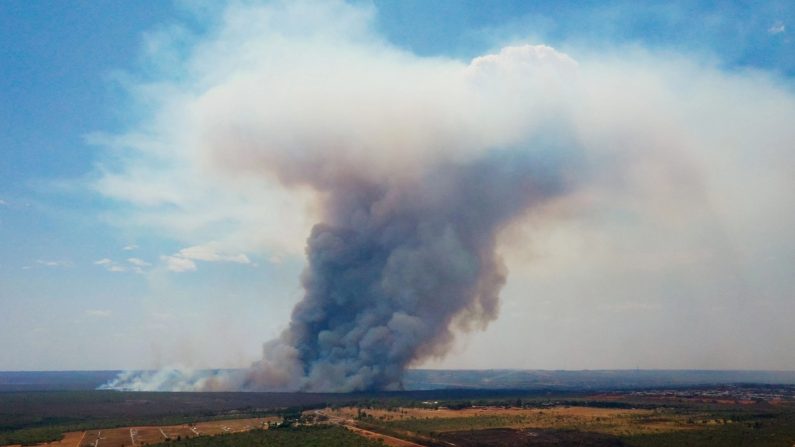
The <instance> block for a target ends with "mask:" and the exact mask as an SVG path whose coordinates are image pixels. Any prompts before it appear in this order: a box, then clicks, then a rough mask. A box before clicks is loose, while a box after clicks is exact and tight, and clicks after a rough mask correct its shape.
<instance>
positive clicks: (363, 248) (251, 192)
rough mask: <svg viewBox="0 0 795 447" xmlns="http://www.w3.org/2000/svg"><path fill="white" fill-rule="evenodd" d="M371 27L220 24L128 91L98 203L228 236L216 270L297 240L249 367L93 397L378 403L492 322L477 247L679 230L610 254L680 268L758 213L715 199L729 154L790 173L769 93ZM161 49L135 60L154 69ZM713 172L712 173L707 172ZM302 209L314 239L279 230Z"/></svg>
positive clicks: (332, 20)
mask: <svg viewBox="0 0 795 447" xmlns="http://www.w3.org/2000/svg"><path fill="white" fill-rule="evenodd" d="M372 23H373V11H372V10H368V9H367V8H358V7H354V6H351V5H346V4H343V3H324V4H322V5H317V4H313V5H307V4H303V3H300V2H296V3H292V2H291V3H290V4H279V3H277V4H275V5H271V6H268V7H262V8H252V7H248V6H235V7H231V8H229V9H228V10H227V11H226V12H225V14H224V16H223V18H222V20H221V23H220V25H219V26H218V27H217V29H215V30H214V31H213V34H212V35H211V36H209V37H206V38H203V40H202V41H201V42H200V44H197V45H194V46H192V47H190V48H189V51H187V55H186V56H184V60H182V59H180V64H178V65H179V67H182V70H183V71H182V72H179V73H176V74H172V75H171V78H173V80H171V81H167V80H158V82H154V83H149V84H144V85H142V86H139V88H138V90H139V91H140V92H142V93H141V94H142V95H143V96H144V97H145V98H146V99H147V100H148V101H151V102H153V103H154V104H155V110H156V113H155V114H154V115H155V116H154V117H153V119H152V121H153V122H152V123H149V124H147V125H143V126H140V129H139V131H138V132H131V133H130V134H128V135H123V136H122V137H120V138H117V139H115V140H114V141H113V142H114V144H116V145H119V146H124V147H133V148H134V149H135V151H133V153H132V154H131V155H126V158H125V159H123V160H122V163H121V165H122V166H123V169H122V172H118V173H117V172H105V173H104V175H103V177H102V178H101V180H100V183H99V185H98V188H101V189H102V191H103V193H104V194H105V195H107V196H109V197H111V198H116V199H121V200H124V201H128V202H132V203H134V204H136V205H138V206H140V207H141V209H145V210H146V211H149V213H150V214H149V215H148V216H147V215H146V213H145V212H140V213H139V214H138V218H139V221H140V219H143V220H144V221H145V222H144V223H146V224H152V222H154V225H159V226H160V227H163V226H165V227H168V223H171V221H169V220H168V218H169V217H174V216H176V217H175V218H174V219H173V221H176V222H177V223H178V225H179V226H175V228H179V230H180V231H182V233H184V230H183V229H184V228H188V229H189V230H191V229H193V228H197V227H198V228H201V227H202V224H203V221H202V219H205V220H206V221H207V222H222V223H223V225H224V226H219V228H223V229H224V231H226V230H227V229H228V228H230V226H229V222H230V221H231V222H240V223H241V224H240V225H239V226H237V227H234V226H232V228H233V229H234V230H236V231H233V233H234V237H230V238H229V239H227V240H220V241H219V240H212V241H211V242H213V243H218V244H221V245H222V244H225V243H226V244H231V245H233V246H234V249H233V251H230V252H249V253H252V252H255V251H256V250H257V249H259V250H262V251H264V252H270V251H276V250H280V249H284V247H285V246H288V245H289V243H285V241H291V240H293V238H292V236H291V235H292V234H294V233H295V232H296V231H299V230H302V231H306V232H309V235H308V237H306V235H305V234H306V233H304V235H302V236H301V237H302V238H305V241H306V242H305V256H306V267H305V269H304V271H303V274H302V275H301V278H300V284H301V286H302V289H303V292H302V298H301V299H300V300H299V302H298V303H297V304H296V306H295V308H294V309H293V311H292V317H291V320H290V322H289V325H288V326H287V327H286V329H285V330H284V331H283V332H282V333H281V335H280V336H278V337H276V339H274V340H272V341H270V342H267V343H266V344H265V346H264V352H263V357H262V359H261V360H260V361H258V362H256V363H255V364H253V365H252V366H251V367H250V368H248V369H245V370H242V371H237V372H198V373H197V372H192V371H181V370H161V371H156V372H150V373H125V374H123V375H122V376H120V377H119V378H118V379H117V380H115V381H113V382H112V383H110V384H108V385H107V387H108V388H117V389H136V390H305V391H353V390H368V389H398V388H400V387H401V377H402V374H403V371H404V370H405V369H406V368H407V367H409V366H411V365H413V364H419V363H421V362H422V361H423V360H427V359H432V358H440V357H443V356H444V355H445V354H446V353H447V352H448V351H449V349H450V348H451V345H452V343H453V337H454V334H455V333H456V332H458V331H468V330H474V329H483V328H485V327H486V326H487V325H488V324H489V323H490V322H492V321H493V320H494V319H495V318H497V315H498V313H499V307H500V306H499V303H500V299H499V295H500V292H501V289H502V287H503V285H504V284H505V282H506V278H507V275H508V271H507V268H506V266H505V264H504V263H503V261H502V259H501V257H500V244H499V243H498V242H499V241H500V237H501V235H502V234H505V233H504V231H503V230H505V229H506V228H507V227H509V226H511V225H512V224H513V223H516V222H518V221H519V220H520V219H523V218H524V217H526V216H537V215H538V216H543V215H545V214H548V213H549V210H550V209H556V208H555V207H559V208H558V210H560V209H563V212H564V213H570V214H577V213H587V212H591V217H594V216H597V217H603V218H602V219H596V221H597V222H606V223H605V224H604V225H605V227H606V228H607V229H606V230H605V233H609V234H612V235H613V236H614V238H615V239H616V240H619V241H623V240H624V239H623V238H624V237H625V233H626V232H625V227H626V225H630V223H633V222H634V223H637V225H639V227H640V228H643V229H647V230H648V229H651V230H655V229H657V228H658V227H660V226H663V225H667V224H670V225H671V226H675V225H674V224H676V225H678V226H681V228H682V230H681V233H676V237H673V236H672V237H671V238H670V240H669V239H659V238H657V237H654V236H652V237H647V238H643V240H642V241H641V242H638V243H637V244H634V245H633V246H632V247H631V252H632V253H635V251H636V250H637V251H638V253H640V252H641V249H640V248H638V247H640V245H642V244H646V245H649V246H651V248H649V249H648V250H647V251H648V253H647V255H648V258H649V259H653V260H655V261H657V260H660V259H674V260H676V259H681V258H682V257H673V258H672V257H670V256H669V258H665V257H664V256H660V255H659V254H658V252H664V253H665V252H666V250H668V249H670V247H671V244H672V242H671V241H673V242H675V243H676V244H678V245H676V247H679V246H681V247H684V248H683V249H682V250H685V249H692V247H702V248H703V251H705V252H710V253H711V252H716V253H719V252H720V250H718V249H716V248H715V247H714V246H713V245H717V244H718V242H715V243H713V242H712V240H711V239H709V238H706V237H703V236H702V235H703V234H713V233H714V232H713V231H712V230H711V228H712V226H713V225H714V222H715V220H716V218H715V217H714V216H713V215H712V214H711V213H713V212H712V211H711V210H712V209H715V210H717V211H715V212H714V214H715V215H717V214H718V213H724V214H726V215H727V216H728V217H727V218H726V219H727V220H731V219H733V217H732V216H733V215H734V214H736V215H749V214H750V213H748V212H746V211H747V210H749V209H755V208H756V207H757V206H758V201H757V200H753V196H754V195H755V194H756V193H754V194H751V193H747V191H746V189H745V188H743V190H742V191H741V192H742V194H737V193H731V194H726V191H731V188H728V189H727V188H726V187H725V185H722V184H721V183H720V182H721V181H722V180H721V179H723V178H724V177H726V178H729V177H731V178H733V179H734V178H746V177H747V176H748V175H750V174H749V173H748V172H746V170H745V168H744V166H746V163H745V161H743V160H745V158H744V157H745V155H744V154H746V153H747V148H749V147H766V148H768V149H767V150H768V151H769V152H770V155H769V156H768V157H767V158H765V160H779V161H780V162H776V163H771V166H791V165H792V158H791V155H788V154H790V152H789V150H788V146H787V145H785V144H782V142H785V141H791V138H789V136H790V134H791V130H788V129H790V128H791V126H789V120H788V119H786V117H789V116H792V110H795V106H793V104H795V103H793V102H792V101H791V100H790V99H786V100H781V99H780V98H781V97H785V98H790V97H789V96H786V95H784V96H782V89H780V88H779V87H778V86H776V84H775V83H774V82H772V81H769V80H767V79H761V78H759V77H756V76H739V75H726V74H724V73H722V72H720V71H719V70H716V69H715V68H714V67H709V66H705V65H704V64H702V63H701V62H700V61H692V60H689V59H686V58H676V57H673V56H671V55H667V56H666V57H665V58H661V57H655V56H654V55H653V54H647V53H644V52H643V51H637V50H626V51H623V52H622V51H618V54H617V55H610V54H601V53H598V54H588V53H587V52H586V53H585V54H584V55H583V57H580V56H579V55H578V59H579V60H580V63H578V62H575V60H573V59H572V58H571V57H569V56H567V55H566V54H563V53H562V52H560V51H557V50H555V49H553V48H550V47H547V46H543V45H515V46H507V47H505V48H502V49H501V50H499V51H495V52H494V53H493V54H487V55H484V56H481V57H476V58H474V59H472V60H470V61H460V60H453V59H448V58H441V57H421V56H417V55H414V54H411V53H408V52H406V51H404V50H402V49H399V48H396V47H394V46H393V45H391V44H389V43H388V42H385V41H384V40H383V39H382V38H381V37H379V36H378V34H377V33H375V32H373V30H372V29H371V27H372ZM178 43H179V44H180V45H175V46H176V47H177V49H178V50H179V51H176V50H175V51H169V45H168V42H166V43H163V42H159V43H158V45H152V47H153V48H161V49H163V48H165V50H163V51H164V52H165V56H167V57H166V58H165V60H172V59H173V54H174V53H176V54H181V52H185V49H184V48H183V47H184V43H182V42H178ZM172 65H173V64H172ZM742 92H754V95H753V97H754V98H756V99H755V100H754V101H755V102H749V101H748V98H751V97H752V95H750V94H748V95H745V94H744V93H742ZM744 95H745V96H744ZM738 103H743V104H745V105H746V106H745V108H737V107H734V105H735V104H738ZM716 104H717V105H716ZM771 108H772V109H773V110H778V112H776V113H767V114H766V113H759V111H760V110H767V109H771ZM779 109H780V110H779ZM765 117H775V119H772V118H771V119H769V118H765ZM726 123H744V124H743V126H727V125H726ZM750 123H753V125H752V124H750ZM727 128H732V129H733V131H734V132H735V134H736V135H734V137H732V138H728V137H726V135H725V132H726V129H727ZM751 128H753V129H760V130H759V131H758V132H757V131H756V130H754V131H749V130H747V129H751ZM765 129H769V130H770V131H769V132H768V131H766V130H765ZM782 129H785V130H782ZM782 135H784V136H782ZM760 141H761V142H766V143H764V144H762V143H759V142H760ZM757 143H759V144H757ZM727 160H729V161H727ZM738 160H739V161H738ZM716 161H717V163H716ZM766 163H767V161H766ZM714 166H722V168H721V169H723V170H724V171H725V172H726V174H725V176H724V175H723V174H721V176H713V177H710V176H708V175H705V174H704V172H710V169H712V170H713V171H714V169H713V168H714ZM766 169H767V170H768V171H770V172H777V173H778V172H779V171H778V169H780V168H778V167H776V168H775V169H773V168H770V169H768V168H766ZM722 172H723V171H722ZM776 175H777V176H776V177H775V178H776V179H779V178H780V179H781V182H791V180H787V179H789V177H787V176H778V174H776ZM777 181H778V180H777ZM746 183H747V182H746ZM746 183H742V184H743V185H745V184H746ZM738 184H739V183H738ZM786 184H787V185H789V186H787V187H786V188H778V189H777V191H778V190H780V191H784V190H787V191H789V190H791V183H786ZM743 194H745V196H744V195H743ZM299 197H300V198H301V199H299ZM306 197H308V199H307V200H306V201H303V200H304V199H303V198H306ZM738 197H739V198H741V199H743V200H738ZM710 202H711V203H710ZM724 202H725V204H724ZM773 202H775V201H774V200H771V202H770V203H773ZM240 203H244V204H245V206H232V205H236V204H240ZM229 204H232V205H229ZM567 207H568V208H567ZM588 207H591V209H590V210H589V209H588ZM252 208H255V209H256V210H257V211H256V212H251V211H250V210H251V209H252ZM307 208H310V209H311V210H312V212H311V213H309V214H310V215H312V216H314V217H315V221H314V222H313V223H312V225H311V229H310V228H309V226H307V227H304V226H303V225H301V224H300V223H299V222H300V219H297V218H295V216H296V215H297V214H299V213H298V212H297V211H296V210H305V209H307ZM596 208H598V209H599V212H592V211H593V210H594V209H596ZM175 210H176V211H175ZM221 211H223V212H221ZM178 212H184V215H179V214H175V213H178ZM600 213H601V214H600ZM141 215H144V218H141V217H140V216H141ZM186 216H187V217H186ZM672 216H673V217H672ZM147 219H148V220H147ZM735 220H736V219H735ZM185 221H189V222H190V225H187V226H186V225H185V224H184V222H185ZM164 222H165V223H164ZM274 222H276V223H277V225H274V224H273V223H274ZM616 222H618V224H616ZM268 225H270V226H268ZM677 228H679V227H677ZM738 228H739V227H738ZM688 229H694V230H692V232H693V234H690V233H686V232H687V231H689V230H688ZM651 230H649V231H651ZM696 230H698V231H696ZM676 231H679V230H676ZM182 233H180V235H181V236H182V235H183V234H182ZM217 233H218V232H217V231H216V232H215V233H213V234H217ZM644 234H645V233H644ZM652 234H657V233H653V232H652ZM577 235H579V233H577V234H575V236H577ZM682 235H684V237H682ZM748 235H749V237H751V236H754V234H752V232H751V233H748ZM191 236H193V237H194V239H198V240H195V241H191V244H193V245H195V244H196V243H203V242H206V241H207V239H206V238H205V239H204V240H201V238H202V237H204V233H201V232H196V233H195V234H191ZM569 236H571V235H569ZM569 239H571V240H576V237H573V236H572V237H570V238H569ZM567 240H568V239H567ZM705 241H706V242H705ZM628 244H629V242H628ZM658 245H659V246H658ZM676 247H675V248H676ZM647 248H648V247H647ZM288 250H289V249H288ZM644 256H645V255H644ZM575 257H576V258H577V259H579V254H577V255H575ZM684 258H687V259H690V258H691V257H687V256H684ZM643 259H646V258H645V257H644V258H643ZM633 264H638V263H633ZM570 268H571V266H570V265H567V266H566V268H564V269H562V271H561V273H559V274H555V275H554V276H555V278H554V279H555V280H556V281H558V282H560V281H559V280H560V278H561V277H564V276H566V273H565V272H566V271H567V269H570ZM629 277H631V275H630V276H627V275H624V276H622V278H629ZM625 282H626V281H624V280H622V281H616V282H615V283H616V284H623V283H625ZM639 290H645V289H644V288H643V287H641V288H639ZM633 294H634V295H640V294H642V292H637V293H635V292H634V291H633ZM605 295H606V296H609V295H610V294H609V293H606V294H605ZM666 327H668V326H666ZM661 338H664V337H661Z"/></svg>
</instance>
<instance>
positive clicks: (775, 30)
mask: <svg viewBox="0 0 795 447" xmlns="http://www.w3.org/2000/svg"><path fill="white" fill-rule="evenodd" d="M786 31H787V27H786V26H785V25H784V23H783V22H776V23H774V24H773V25H771V26H770V28H768V29H767V32H768V33H770V34H781V33H784V32H786Z"/></svg>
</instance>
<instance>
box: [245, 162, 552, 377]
mask: <svg viewBox="0 0 795 447" xmlns="http://www.w3.org/2000/svg"><path fill="white" fill-rule="evenodd" d="M547 156H548V154H547ZM558 163H559V162H554V163H553V162H549V161H547V162H546V163H544V162H543V161H542V160H540V159H539V152H537V151H529V150H512V151H497V152H492V153H489V154H487V155H485V156H484V157H483V158H480V159H476V160H474V161H471V162H468V163H466V164H447V165H444V166H441V167H437V168H435V169H433V170H430V171H428V172H426V173H425V174H424V175H422V176H421V177H420V178H419V179H416V178H415V179H414V181H411V182H406V183H399V182H385V183H383V184H381V183H375V182H372V181H366V180H361V181H358V180H357V179H346V181H345V182H344V184H341V185H334V187H333V188H330V189H329V190H327V191H325V194H326V196H325V197H326V201H325V218H324V220H323V222H321V223H318V224H317V225H315V227H314V228H313V230H312V234H311V235H310V236H309V239H308V242H307V258H308V266H307V268H306V270H305V271H304V273H303V275H302V278H301V281H302V284H303V287H304V289H305V295H304V298H303V299H302V300H301V301H300V302H299V303H298V304H297V305H296V307H295V308H294V310H293V314H292V321H291V323H290V326H289V328H288V329H287V330H286V331H285V332H284V333H283V334H282V336H281V338H280V339H279V340H277V341H274V342H271V343H270V344H269V345H268V346H266V354H265V361H264V362H262V363H260V364H259V365H257V366H255V367H254V369H253V370H252V371H251V372H250V373H249V376H248V378H247V379H246V381H245V382H244V383H243V384H242V386H243V388H246V389H260V388H266V389H267V388H270V387H273V385H274V383H273V372H274V370H279V369H283V366H284V365H279V364H278V363H276V362H278V361H286V362H288V363H289V362H290V361H292V360H293V359H294V360H295V361H296V362H297V364H298V367H297V368H296V367H295V366H294V365H292V366H290V369H291V374H294V373H296V372H299V373H300V380H298V381H297V382H296V381H294V379H295V377H290V374H283V375H282V376H281V377H282V378H283V379H286V378H289V379H291V380H290V382H289V383H282V384H279V385H282V386H286V387H287V388H298V389H302V390H312V391H315V390H335V391H351V390H367V389H398V388H400V387H401V377H402V374H403V371H404V370H405V369H406V367H407V366H408V365H410V364H411V363H412V362H415V361H417V360H421V359H424V358H427V357H430V356H434V355H439V356H440V355H442V354H444V353H445V352H446V351H447V350H448V349H449V347H450V344H451V343H452V341H453V332H452V331H453V329H454V327H455V326H457V327H459V328H462V329H467V328H470V327H484V326H485V325H486V324H487V323H488V322H490V321H491V320H493V319H495V318H496V317H497V313H498V309H499V292H500V289H501V288H502V286H503V284H504V283H505V278H506V269H505V266H504V265H503V263H502V260H501V259H500V257H499V255H498V253H497V252H496V243H497V235H498V232H499V231H500V229H502V228H503V227H504V226H505V225H506V224H507V223H509V222H510V221H511V220H512V219H514V218H516V217H517V216H519V215H521V214H524V213H526V212H528V210H531V209H532V208H533V207H534V206H538V205H540V204H542V203H544V202H545V201H547V200H548V199H550V198H552V197H555V196H557V195H558V194H560V193H561V192H562V191H563V190H564V189H565V187H566V185H565V181H564V178H563V176H562V174H561V167H560V166H558ZM285 346H286V347H287V348H286V349H288V350H289V351H291V352H292V356H293V357H292V358H291V359H290V360H285V359H281V360H277V359H278V357H279V355H278V354H277V355H275V356H274V355H273V353H274V351H277V350H281V351H283V350H284V349H285ZM274 357H276V358H274ZM296 369H297V370H298V371H296Z"/></svg>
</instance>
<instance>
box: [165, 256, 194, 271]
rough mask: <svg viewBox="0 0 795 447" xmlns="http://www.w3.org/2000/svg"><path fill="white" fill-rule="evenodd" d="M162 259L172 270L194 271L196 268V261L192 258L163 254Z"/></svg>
mask: <svg viewBox="0 0 795 447" xmlns="http://www.w3.org/2000/svg"><path fill="white" fill-rule="evenodd" d="M160 259H161V260H162V261H164V262H165V263H166V268H167V269H168V270H170V271H172V272H177V273H182V272H192V271H195V270H196V263H195V262H193V261H192V260H190V259H186V258H183V257H180V256H161V257H160Z"/></svg>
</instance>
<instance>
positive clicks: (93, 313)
mask: <svg viewBox="0 0 795 447" xmlns="http://www.w3.org/2000/svg"><path fill="white" fill-rule="evenodd" d="M112 314H113V312H111V311H109V310H103V309H89V310H86V315H87V316H89V317H96V318H108V317H110V316H111V315H112Z"/></svg>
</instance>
